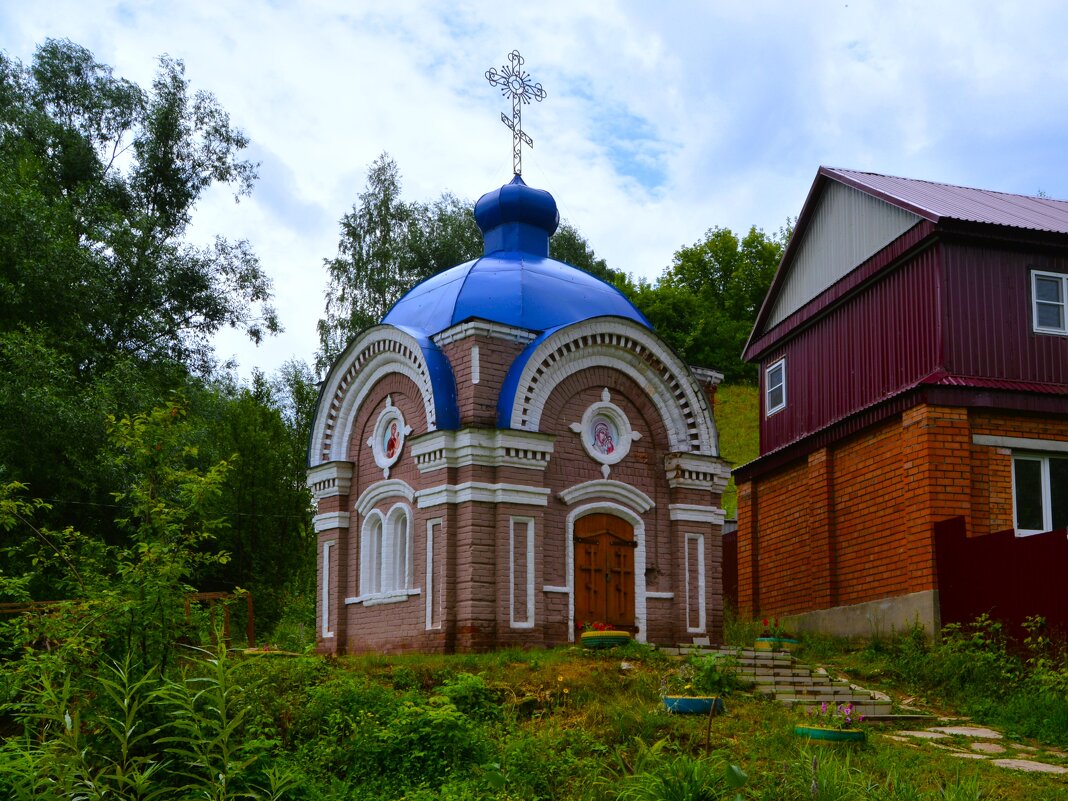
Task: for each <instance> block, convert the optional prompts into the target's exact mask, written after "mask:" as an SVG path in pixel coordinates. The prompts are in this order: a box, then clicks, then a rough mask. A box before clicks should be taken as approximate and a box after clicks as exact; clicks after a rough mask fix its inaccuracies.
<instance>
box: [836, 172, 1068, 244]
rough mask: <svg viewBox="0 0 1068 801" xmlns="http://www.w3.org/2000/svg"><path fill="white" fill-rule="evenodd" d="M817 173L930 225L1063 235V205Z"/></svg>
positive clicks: (866, 175) (1067, 217) (1066, 213)
mask: <svg viewBox="0 0 1068 801" xmlns="http://www.w3.org/2000/svg"><path fill="white" fill-rule="evenodd" d="M820 173H822V174H824V175H826V176H827V177H829V178H832V179H834V180H840V181H843V182H844V183H847V184H849V185H850V186H853V187H856V188H857V189H860V190H862V191H867V192H870V193H872V194H874V195H876V196H877V197H881V198H882V199H884V200H886V201H887V202H889V203H893V204H894V205H896V206H900V207H902V208H905V209H908V210H909V211H912V212H915V213H916V214H919V215H920V216H921V217H926V218H927V219H929V220H931V221H932V222H938V221H939V220H942V219H951V220H962V221H965V222H976V223H985V224H989V225H1005V226H1009V227H1012V228H1023V229H1028V230H1033V231H1048V232H1050V233H1058V234H1068V201H1064V200H1054V199H1052V198H1045V197H1030V196H1028V195H1013V194H1009V193H1008V192H994V191H992V190H989V189H971V188H969V187H964V186H953V185H951V184H939V183H935V182H933V181H920V180H915V179H912V178H897V177H894V176H892V175H879V174H878V173H871V172H858V171H856V170H842V169H837V168H833V167H822V168H820Z"/></svg>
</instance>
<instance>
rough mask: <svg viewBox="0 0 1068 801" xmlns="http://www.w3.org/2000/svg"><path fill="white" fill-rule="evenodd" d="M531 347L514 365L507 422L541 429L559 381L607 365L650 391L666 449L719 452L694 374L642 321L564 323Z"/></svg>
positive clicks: (702, 394) (707, 452) (685, 451)
mask: <svg viewBox="0 0 1068 801" xmlns="http://www.w3.org/2000/svg"><path fill="white" fill-rule="evenodd" d="M532 348H533V352H532V353H531V354H530V355H529V357H528V358H527V359H526V360H525V362H518V363H517V365H516V367H514V368H513V369H518V370H519V375H518V376H517V378H516V380H515V384H514V385H515V387H516V389H515V395H514V397H513V398H512V401H511V404H510V411H509V413H508V414H507V417H508V419H507V420H502V423H504V424H505V425H507V426H508V427H510V428H514V429H519V430H522V431H538V430H540V426H541V416H542V411H543V409H544V407H545V403H546V401H547V400H548V398H549V396H550V394H551V393H552V391H553V389H554V388H555V387H556V386H557V385H558V384H559V383H560V382H561V381H564V380H565V379H567V378H568V377H569V376H571V375H574V374H575V373H578V372H580V371H583V370H589V369H590V368H595V367H608V368H611V369H615V370H619V371H620V372H622V373H624V374H625V375H627V376H629V377H630V378H631V379H633V380H634V381H635V382H636V383H637V384H638V386H640V387H642V388H643V389H644V390H645V392H646V393H647V394H648V395H649V397H650V399H651V400H652V402H653V405H654V406H656V409H657V411H658V412H659V413H660V416H661V418H662V419H663V421H664V425H665V428H666V429H667V433H668V440H669V441H668V447H669V449H670V450H672V451H675V452H682V453H700V454H706V455H709V456H718V455H719V441H718V435H717V432H716V426H715V423H714V422H713V421H712V414H711V411H710V409H709V408H708V401H707V399H706V397H705V394H704V392H703V391H702V390H701V387H700V386H699V384H698V383H697V380H696V378H695V377H694V376H693V374H692V373H691V371H690V370H689V368H687V367H686V365H685V364H684V363H683V362H682V361H681V360H680V359H679V358H678V356H676V355H675V354H674V353H673V352H672V351H671V349H670V348H668V347H667V346H666V345H665V344H664V343H663V342H662V341H661V340H660V339H659V338H657V336H656V335H655V334H653V333H652V332H651V331H650V330H649V329H647V328H645V327H644V326H642V325H639V324H638V323H635V322H633V321H631V320H627V319H624V318H618V317H611V318H605V317H602V318H594V319H592V320H587V321H585V322H582V323H576V324H575V325H571V326H568V327H566V328H562V329H560V330H559V331H556V332H554V333H553V334H551V335H549V336H548V337H546V338H545V339H544V340H542V341H541V342H540V343H537V344H535V345H532ZM520 359H522V356H521V357H520ZM506 383H508V382H506Z"/></svg>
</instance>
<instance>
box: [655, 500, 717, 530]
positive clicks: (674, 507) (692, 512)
mask: <svg viewBox="0 0 1068 801" xmlns="http://www.w3.org/2000/svg"><path fill="white" fill-rule="evenodd" d="M726 514H727V513H726V512H724V511H723V510H722V509H721V508H719V507H718V506H699V505H698V504H695V503H672V504H668V517H670V518H671V519H672V520H682V521H685V522H687V523H712V524H713V525H722V524H723V520H724V518H725V517H726Z"/></svg>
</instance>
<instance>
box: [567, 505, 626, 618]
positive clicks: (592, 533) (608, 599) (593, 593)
mask: <svg viewBox="0 0 1068 801" xmlns="http://www.w3.org/2000/svg"><path fill="white" fill-rule="evenodd" d="M635 547H636V543H635V542H634V527H633V526H631V525H630V523H628V522H627V521H626V520H622V519H621V518H618V517H615V516H614V515H608V514H593V515H586V516H585V517H580V518H579V519H578V520H576V521H575V624H576V625H577V626H578V627H579V628H580V629H581V628H582V626H583V625H584V624H586V623H607V624H608V625H609V626H611V627H612V628H614V629H619V630H621V631H636V627H635V625H634V549H635Z"/></svg>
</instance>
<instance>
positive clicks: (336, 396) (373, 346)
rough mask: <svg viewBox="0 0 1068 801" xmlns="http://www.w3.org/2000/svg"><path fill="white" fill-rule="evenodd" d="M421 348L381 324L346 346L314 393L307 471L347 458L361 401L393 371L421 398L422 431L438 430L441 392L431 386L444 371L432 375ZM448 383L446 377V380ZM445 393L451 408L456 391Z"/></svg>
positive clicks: (449, 379)
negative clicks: (316, 399) (424, 426)
mask: <svg viewBox="0 0 1068 801" xmlns="http://www.w3.org/2000/svg"><path fill="white" fill-rule="evenodd" d="M425 347H426V346H425V345H423V344H421V343H420V342H419V340H417V339H416V338H415V337H413V336H411V335H410V334H408V333H407V332H405V331H403V330H402V329H399V328H395V327H393V326H385V325H380V326H375V327H374V328H369V329H368V330H367V331H365V332H364V333H363V334H361V335H360V336H359V337H357V338H356V339H355V340H354V341H353V342H352V344H350V345H349V347H348V348H347V349H346V351H345V353H344V354H343V355H342V356H341V358H340V359H338V361H337V362H336V363H335V364H334V367H333V369H332V370H331V371H330V374H329V375H328V376H327V377H326V381H325V382H324V384H323V389H322V392H321V393H320V395H319V403H318V407H317V408H316V412H315V421H314V423H313V425H312V436H311V443H310V447H309V449H308V465H309V467H314V466H315V465H317V464H320V463H322V462H330V461H341V460H344V459H346V458H347V449H348V443H349V439H350V437H351V433H352V426H353V423H354V422H355V420H356V416H357V413H358V412H359V410H360V408H361V407H362V405H363V401H364V399H365V398H366V397H367V394H368V393H369V392H370V391H371V389H372V388H373V387H374V385H375V384H376V383H378V382H379V381H380V380H381V379H382V378H384V377H385V376H387V375H390V374H392V373H397V374H400V375H403V376H406V377H407V378H409V379H410V380H411V382H412V383H413V384H414V385H415V388H416V390H417V392H418V393H419V397H420V398H421V400H422V404H423V409H424V411H425V413H426V421H427V431H434V430H436V429H437V427H438V424H439V416H440V415H439V408H438V401H439V400H440V399H439V398H438V397H437V395H440V394H442V388H441V387H436V386H435V382H437V383H441V382H442V377H443V371H441V370H437V371H435V370H434V369H433V366H432V365H430V364H429V363H428V360H427V357H426V354H425V352H424V348H425ZM431 347H434V346H431ZM438 355H439V356H440V353H439V354H438ZM441 358H442V359H444V357H443V356H442V357H441ZM451 380H452V378H451V373H449V375H448V381H450V382H451ZM445 389H446V392H445V394H451V395H452V396H453V397H450V398H448V399H446V401H445V402H446V403H453V404H454V396H455V390H452V392H451V393H449V392H448V390H449V389H450V388H449V387H446V388H445ZM435 390H437V392H435ZM420 433H422V432H420Z"/></svg>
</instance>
